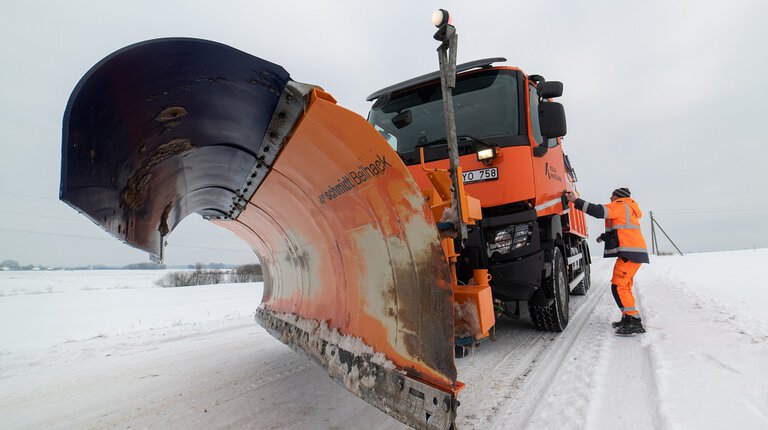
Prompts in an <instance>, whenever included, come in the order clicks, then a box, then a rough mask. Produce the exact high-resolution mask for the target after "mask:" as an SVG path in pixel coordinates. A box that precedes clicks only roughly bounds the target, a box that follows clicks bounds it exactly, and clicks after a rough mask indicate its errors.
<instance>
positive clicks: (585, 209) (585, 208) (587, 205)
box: [581, 200, 589, 212]
mask: <svg viewBox="0 0 768 430" xmlns="http://www.w3.org/2000/svg"><path fill="white" fill-rule="evenodd" d="M588 209H589V202H588V201H586V200H584V207H583V208H582V209H581V210H582V211H583V212H586V211H587V210H588Z"/></svg>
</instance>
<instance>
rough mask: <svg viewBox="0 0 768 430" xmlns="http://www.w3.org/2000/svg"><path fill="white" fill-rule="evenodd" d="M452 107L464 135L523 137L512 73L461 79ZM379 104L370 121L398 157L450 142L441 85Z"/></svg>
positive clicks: (493, 72)
mask: <svg viewBox="0 0 768 430" xmlns="http://www.w3.org/2000/svg"><path fill="white" fill-rule="evenodd" d="M453 103H454V115H455V117H456V134H457V135H459V136H471V137H472V138H476V139H483V138H488V137H495V136H510V135H517V134H518V131H519V115H518V108H517V79H516V78H515V75H514V74H513V73H512V72H509V71H503V70H492V71H489V72H481V73H473V74H470V75H465V76H461V77H459V78H458V79H457V82H456V88H454V91H453ZM378 104H380V103H377V104H376V105H374V108H373V110H372V111H371V113H370V116H369V121H370V122H371V123H372V124H373V125H374V127H375V128H376V130H378V131H379V133H381V135H382V136H384V138H385V139H387V141H388V142H389V144H390V145H392V147H393V148H395V150H396V151H397V152H400V153H403V152H410V151H413V150H414V149H416V148H417V147H418V146H426V145H429V144H432V143H434V144H440V143H445V122H444V121H443V101H442V92H441V89H440V83H439V82H437V83H435V84H432V85H428V86H426V87H422V88H417V89H415V90H413V91H411V92H408V93H405V94H398V95H396V96H393V97H392V98H391V99H390V100H388V101H386V102H385V103H383V104H382V105H380V106H377V105H378Z"/></svg>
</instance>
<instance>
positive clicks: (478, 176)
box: [462, 167, 499, 184]
mask: <svg viewBox="0 0 768 430" xmlns="http://www.w3.org/2000/svg"><path fill="white" fill-rule="evenodd" d="M462 176H463V177H464V183H465V184H471V183H474V182H485V181H495V180H497V179H499V169H498V168H497V167H489V168H487V169H479V170H468V171H466V172H462Z"/></svg>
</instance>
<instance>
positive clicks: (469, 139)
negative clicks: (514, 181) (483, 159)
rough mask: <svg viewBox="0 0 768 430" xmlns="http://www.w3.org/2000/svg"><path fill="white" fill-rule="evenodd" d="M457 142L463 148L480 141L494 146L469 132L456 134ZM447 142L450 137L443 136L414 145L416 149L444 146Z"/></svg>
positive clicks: (482, 143)
mask: <svg viewBox="0 0 768 430" xmlns="http://www.w3.org/2000/svg"><path fill="white" fill-rule="evenodd" d="M456 143H457V144H458V146H459V148H461V147H463V146H466V145H467V144H470V145H472V144H473V143H479V144H481V145H485V146H488V147H490V146H492V145H490V144H488V143H485V142H483V141H482V140H480V139H478V138H476V137H474V136H470V135H468V134H461V135H458V136H456ZM447 144H448V139H446V138H445V137H443V138H441V139H437V140H433V141H431V142H421V143H417V144H416V146H415V147H414V149H417V148H422V147H427V146H442V145H447ZM472 146H473V149H474V145H472Z"/></svg>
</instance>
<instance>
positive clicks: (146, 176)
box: [123, 138, 195, 211]
mask: <svg viewBox="0 0 768 430" xmlns="http://www.w3.org/2000/svg"><path fill="white" fill-rule="evenodd" d="M194 148H195V146H194V145H192V143H191V142H190V141H189V139H184V138H176V139H172V140H170V141H168V142H166V143H164V144H162V145H160V146H158V147H157V148H155V149H154V150H153V151H152V152H150V153H149V154H148V155H147V156H146V157H144V159H143V160H142V161H141V166H139V168H137V169H136V170H135V171H134V173H133V175H131V177H130V178H128V181H127V182H126V186H125V189H123V202H125V204H126V206H127V207H128V208H130V209H131V210H134V211H138V210H140V209H141V208H142V207H143V206H144V202H145V200H146V193H147V187H148V185H149V183H150V181H151V180H152V169H153V168H154V167H155V166H157V165H158V164H160V163H162V162H163V161H165V160H168V159H169V158H171V157H174V156H176V155H179V154H182V153H185V152H188V151H191V150H193V149H194Z"/></svg>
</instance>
